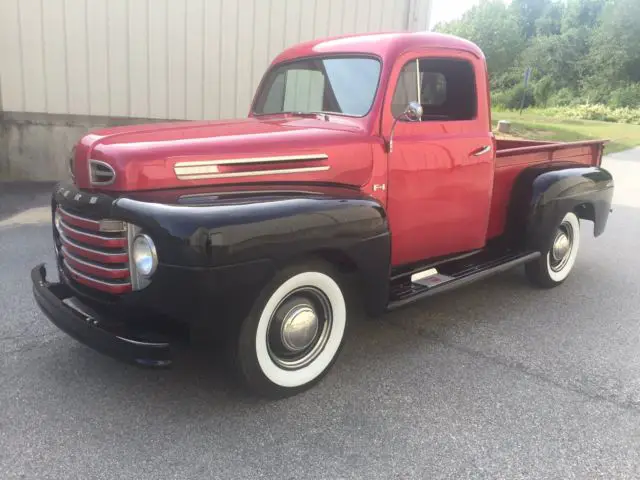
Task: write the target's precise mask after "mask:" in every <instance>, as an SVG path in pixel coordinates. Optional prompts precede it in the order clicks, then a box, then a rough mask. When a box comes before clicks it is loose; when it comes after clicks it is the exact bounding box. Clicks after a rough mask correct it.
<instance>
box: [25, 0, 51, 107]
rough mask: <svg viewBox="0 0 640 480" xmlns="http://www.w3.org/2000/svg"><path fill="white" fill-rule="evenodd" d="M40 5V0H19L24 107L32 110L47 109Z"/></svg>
mask: <svg viewBox="0 0 640 480" xmlns="http://www.w3.org/2000/svg"><path fill="white" fill-rule="evenodd" d="M41 7H42V2H41V1H40V0H20V34H21V36H20V46H21V47H22V69H23V88H24V108H25V110H29V111H32V112H46V111H47V99H46V88H45V83H46V74H45V69H44V49H43V47H44V45H43V38H42V8H41Z"/></svg>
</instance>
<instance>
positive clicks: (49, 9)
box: [3, 0, 69, 113]
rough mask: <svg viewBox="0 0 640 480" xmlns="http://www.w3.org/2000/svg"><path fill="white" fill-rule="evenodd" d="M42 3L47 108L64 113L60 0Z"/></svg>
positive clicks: (66, 88)
mask: <svg viewBox="0 0 640 480" xmlns="http://www.w3.org/2000/svg"><path fill="white" fill-rule="evenodd" d="M42 6H43V12H42V13H43V19H44V23H43V40H44V67H45V74H46V76H47V84H46V87H45V88H46V92H47V93H46V95H47V111H48V113H68V112H69V103H68V99H69V95H68V92H69V85H68V83H67V61H68V56H67V35H66V32H65V27H66V22H65V15H64V0H45V1H44V2H43V5H42ZM3 88H4V83H3ZM5 108H6V104H5Z"/></svg>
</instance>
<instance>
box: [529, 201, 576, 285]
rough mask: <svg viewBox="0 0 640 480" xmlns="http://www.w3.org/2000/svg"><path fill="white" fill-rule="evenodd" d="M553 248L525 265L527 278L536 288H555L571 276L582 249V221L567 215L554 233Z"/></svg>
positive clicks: (570, 214) (571, 213) (574, 215)
mask: <svg viewBox="0 0 640 480" xmlns="http://www.w3.org/2000/svg"><path fill="white" fill-rule="evenodd" d="M550 240H551V248H550V249H549V250H548V251H547V252H542V256H540V258H538V259H537V260H535V261H533V262H531V263H528V264H526V265H525V272H526V274H527V278H529V280H530V281H531V282H532V283H533V284H534V285H536V286H538V287H542V288H553V287H555V286H557V285H560V284H561V283H562V282H564V280H565V279H566V278H567V277H568V276H569V273H570V272H571V270H572V269H573V266H574V264H575V263H576V257H577V256H578V248H579V247H580V221H579V220H578V217H577V216H576V214H575V213H573V212H569V213H567V214H566V215H565V216H564V218H563V219H562V222H560V225H558V228H556V230H555V231H554V232H553V233H552V238H551V239H550Z"/></svg>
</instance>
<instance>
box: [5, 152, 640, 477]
mask: <svg viewBox="0 0 640 480" xmlns="http://www.w3.org/2000/svg"><path fill="white" fill-rule="evenodd" d="M604 166H605V168H608V169H609V170H610V171H611V172H612V173H613V174H614V177H615V180H616V185H617V186H616V194H615V199H614V203H615V205H614V212H613V214H612V215H611V217H610V220H609V224H608V226H607V229H606V231H605V233H604V235H603V236H601V237H600V238H598V239H594V238H593V237H592V235H591V228H592V225H591V224H590V223H589V222H583V223H582V227H583V232H584V233H585V234H584V235H583V241H582V244H581V247H580V253H579V255H578V261H577V264H576V266H575V268H574V271H573V273H572V274H571V276H570V278H569V279H568V280H567V281H566V283H565V284H564V285H562V286H561V287H559V288H556V289H554V290H550V291H541V290H535V289H533V288H531V287H530V286H529V285H528V283H527V282H526V280H525V278H524V274H523V272H522V269H517V270H514V271H511V272H507V273H505V274H503V275H500V276H498V277H494V278H492V279H490V280H487V281H484V282H481V283H478V284H474V285H471V286H469V287H466V288H464V289H462V290H458V291H455V292H452V293H449V294H446V295H443V296H440V297H437V298H433V299H430V300H428V301H424V302H422V303H420V304H417V305H414V306H412V307H410V308H407V309H404V310H401V311H397V312H394V313H393V314H389V315H387V316H385V317H382V318H381V319H378V320H373V321H371V320H365V319H363V318H360V316H356V317H354V318H351V319H350V322H351V324H350V327H349V331H348V334H347V343H346V346H345V348H344V350H343V352H342V354H341V357H340V359H339V360H338V362H337V363H336V365H335V366H334V368H333V370H332V371H331V372H330V374H329V375H328V376H327V377H326V378H325V379H324V380H323V381H322V382H321V383H320V384H319V385H317V386H316V387H315V388H313V389H312V390H310V391H308V392H306V393H304V394H301V395H299V396H297V397H294V398H289V399H286V400H281V401H277V402H269V401H262V400H255V399H251V398H248V397H246V396H245V395H244V393H243V392H242V391H239V390H237V389H236V388H235V387H233V386H231V385H230V384H229V383H228V382H227V381H226V380H225V376H224V371H223V370H222V368H223V367H222V364H221V362H219V361H218V360H217V357H216V356H215V355H211V354H209V353H207V352H203V351H197V350H190V351H186V352H184V353H182V354H181V356H180V357H179V358H177V359H176V363H177V364H176V366H175V368H173V369H171V370H166V371H151V370H143V369H138V368H135V367H130V366H126V365H123V364H120V363H118V362H116V361H113V360H111V359H109V358H106V357H103V356H101V355H100V354H98V353H96V352H93V351H92V350H90V349H88V348H86V347H84V346H82V345H80V344H78V343H77V342H75V341H74V340H73V339H71V338H69V337H68V336H66V335H65V334H63V333H62V332H60V331H58V330H57V329H56V328H55V327H54V326H52V325H51V324H49V323H48V321H47V320H46V318H45V317H44V316H43V315H42V314H41V313H40V312H39V311H38V309H37V307H36V306H35V304H34V301H33V300H32V296H31V285H30V279H29V271H30V268H31V267H32V266H33V265H35V264H37V263H39V262H48V264H49V265H52V260H53V252H52V244H51V233H50V232H51V230H50V229H51V227H50V224H49V222H50V213H49V211H48V206H47V204H48V201H49V199H48V190H49V188H50V187H49V186H41V185H32V184H20V185H9V184H0V478H2V479H13V478H19V479H44V478H50V479H65V480H66V479H139V480H143V479H154V480H155V479H168V478H176V479H191V478H193V479H209V478H229V479H245V478H247V479H250V478H251V479H252V478H267V479H339V478H357V479H375V478H381V479H408V478H420V479H422V478H424V479H434V478H451V479H464V478H504V479H517V478H532V479H544V478H550V479H556V478H558V479H570V478H577V479H586V478H605V479H621V478H640V254H639V249H640V149H637V150H635V151H629V152H624V153H619V154H616V155H612V156H609V157H607V158H606V159H605V161H604Z"/></svg>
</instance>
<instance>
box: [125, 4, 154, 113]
mask: <svg viewBox="0 0 640 480" xmlns="http://www.w3.org/2000/svg"><path fill="white" fill-rule="evenodd" d="M128 3H129V5H128V7H129V10H128V20H129V24H128V25H127V27H128V29H129V38H128V40H129V92H130V96H131V105H130V106H129V115H131V116H132V117H148V116H149V12H148V5H147V2H146V0H129V2H128Z"/></svg>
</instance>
